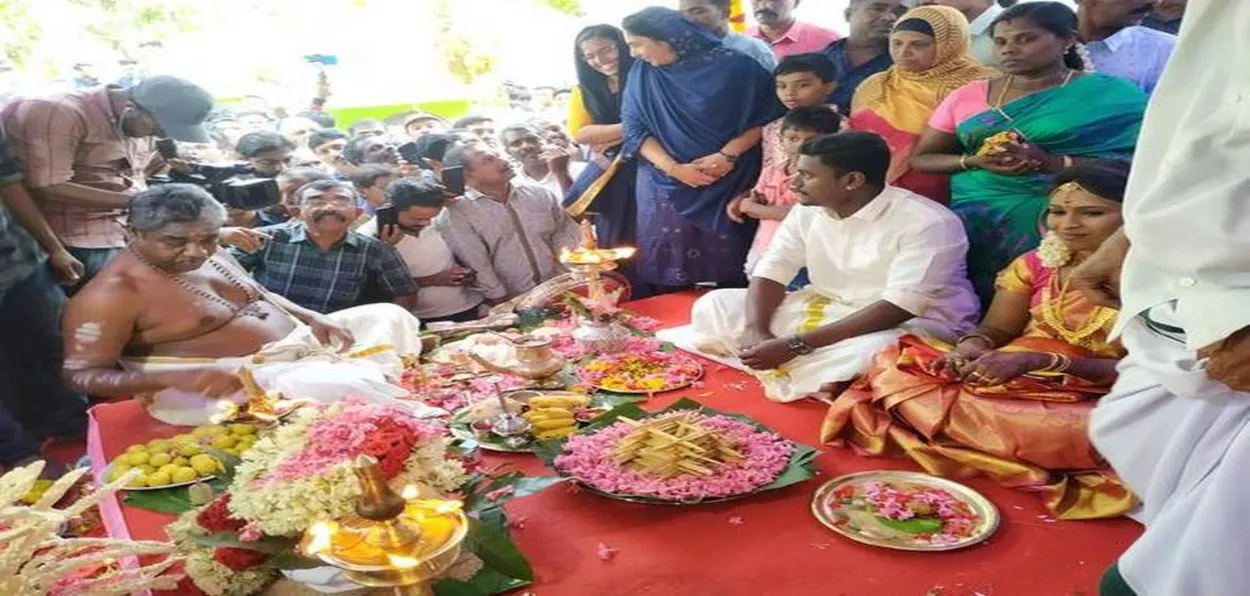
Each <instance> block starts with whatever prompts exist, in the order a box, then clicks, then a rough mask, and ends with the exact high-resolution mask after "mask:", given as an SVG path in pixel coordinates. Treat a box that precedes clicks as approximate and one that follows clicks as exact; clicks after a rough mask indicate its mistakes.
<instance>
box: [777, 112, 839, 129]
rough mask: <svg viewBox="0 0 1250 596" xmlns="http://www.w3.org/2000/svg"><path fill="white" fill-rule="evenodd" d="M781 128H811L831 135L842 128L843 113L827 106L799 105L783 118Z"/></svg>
mask: <svg viewBox="0 0 1250 596" xmlns="http://www.w3.org/2000/svg"><path fill="white" fill-rule="evenodd" d="M781 129H782V130H787V129H792V130H810V131H814V132H818V133H820V134H822V135H831V134H834V133H836V132H838V131H839V130H842V115H841V114H839V113H838V112H837V111H836V110H832V109H830V108H828V107H826V106H808V107H798V108H794V109H793V110H790V112H789V113H787V114H786V115H785V118H783V119H782V120H781Z"/></svg>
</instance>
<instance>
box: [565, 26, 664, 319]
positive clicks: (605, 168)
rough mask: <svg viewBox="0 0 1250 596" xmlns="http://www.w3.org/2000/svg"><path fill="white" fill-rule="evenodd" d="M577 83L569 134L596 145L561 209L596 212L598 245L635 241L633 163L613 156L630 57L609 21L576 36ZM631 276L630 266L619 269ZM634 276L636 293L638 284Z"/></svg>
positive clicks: (622, 38)
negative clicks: (563, 207)
mask: <svg viewBox="0 0 1250 596" xmlns="http://www.w3.org/2000/svg"><path fill="white" fill-rule="evenodd" d="M573 61H574V64H575V65H576V67H577V87H575V88H574V89H573V93H572V95H571V96H570V98H569V122H568V128H569V136H571V137H573V139H575V140H576V141H577V142H578V143H580V144H582V145H589V146H590V147H593V148H594V156H593V157H592V159H591V161H590V163H589V164H588V166H587V168H586V170H584V171H583V172H582V174H581V175H580V176H578V178H577V181H576V182H575V183H574V184H573V187H572V188H570V189H569V190H568V192H567V193H566V194H565V203H564V205H565V208H566V209H567V210H568V211H569V213H570V214H571V215H573V216H574V217H581V216H582V215H585V214H594V222H595V234H596V236H598V241H599V243H600V245H602V246H610V247H616V246H625V245H632V244H634V243H635V237H634V225H635V223H636V221H635V220H636V219H637V210H636V209H635V203H634V177H635V175H636V169H635V166H634V163H633V162H631V161H625V160H620V159H617V158H618V157H619V155H620V149H621V141H622V139H624V137H625V127H624V126H623V125H622V124H621V99H622V98H623V96H624V95H623V91H624V87H625V77H626V76H628V75H629V71H630V68H631V67H632V66H633V64H634V59H633V57H632V56H630V55H629V46H627V45H625V35H624V34H623V33H621V30H620V29H617V28H616V27H613V26H611V25H592V26H590V27H587V28H585V29H583V30H582V32H581V33H579V34H578V35H577V41H576V42H575V47H574V48H573ZM622 272H623V273H625V274H626V275H627V276H629V277H630V278H631V280H632V278H634V277H635V276H634V275H632V271H631V267H630V266H629V265H628V264H627V265H626V267H625V268H624V269H623V270H622ZM632 281H634V290H635V292H634V295H635V297H638V295H639V294H640V293H641V294H645V293H646V292H639V290H640V288H639V284H638V283H637V281H636V280H632Z"/></svg>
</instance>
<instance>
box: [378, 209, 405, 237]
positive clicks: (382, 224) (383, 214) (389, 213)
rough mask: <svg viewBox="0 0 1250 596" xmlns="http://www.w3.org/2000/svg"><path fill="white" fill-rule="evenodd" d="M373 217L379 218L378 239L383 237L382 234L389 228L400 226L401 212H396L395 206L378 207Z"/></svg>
mask: <svg viewBox="0 0 1250 596" xmlns="http://www.w3.org/2000/svg"><path fill="white" fill-rule="evenodd" d="M373 215H374V217H376V218H378V237H379V238H381V237H382V232H383V231H384V230H386V227H387V226H397V225H399V212H398V211H395V207H394V206H393V205H384V206H382V207H378V210H377V211H375V212H374V214H373Z"/></svg>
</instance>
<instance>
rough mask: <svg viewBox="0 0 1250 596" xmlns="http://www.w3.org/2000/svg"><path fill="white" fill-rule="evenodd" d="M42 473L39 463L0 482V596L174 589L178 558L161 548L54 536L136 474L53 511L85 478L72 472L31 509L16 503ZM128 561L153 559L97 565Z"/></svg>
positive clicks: (166, 546) (155, 544) (95, 595)
mask: <svg viewBox="0 0 1250 596" xmlns="http://www.w3.org/2000/svg"><path fill="white" fill-rule="evenodd" d="M43 468H44V463H43V462H36V463H33V464H30V465H28V466H25V467H21V468H16V469H14V470H10V471H9V472H8V473H6V474H5V475H4V476H2V477H0V545H3V546H0V594H5V595H6V596H8V595H12V596H45V595H49V596H74V595H79V594H92V595H93V596H112V595H118V596H120V595H124V594H132V593H135V592H141V591H144V590H153V589H154V590H170V589H173V588H174V587H176V586H177V584H178V580H179V579H181V578H182V575H180V574H178V573H175V572H171V571H170V568H171V567H173V566H174V564H176V563H178V562H179V561H181V560H182V559H181V558H179V557H177V556H175V555H176V551H175V550H174V548H173V547H172V546H170V545H169V544H165V543H163V542H133V541H129V540H113V539H109V538H62V537H60V536H59V535H58V532H59V531H60V529H61V528H63V527H65V526H66V525H67V524H69V523H70V522H72V521H73V520H75V519H78V518H79V517H80V516H81V515H82V514H83V513H85V512H87V511H88V510H91V509H94V508H95V507H96V506H97V505H98V504H99V502H100V501H101V500H102V499H103V498H104V497H106V496H108V495H110V494H112V493H114V492H116V491H117V490H118V489H119V488H121V487H122V486H124V485H125V484H126V483H127V482H129V481H131V480H132V479H133V478H134V477H135V476H137V475H139V472H138V471H134V472H131V473H128V474H127V475H124V476H123V477H122V478H119V479H117V480H116V481H114V482H111V483H109V484H107V485H105V486H104V487H102V488H100V489H99V490H96V491H95V492H93V493H89V494H85V495H84V496H81V497H80V498H78V499H77V500H74V501H72V502H71V503H69V504H67V505H66V506H65V507H64V508H57V507H56V504H57V503H58V502H61V501H62V499H63V498H64V497H65V495H66V494H67V493H68V492H69V491H70V490H71V489H72V488H73V487H74V486H76V485H77V484H78V482H79V481H80V480H81V479H82V478H83V476H84V475H85V474H86V473H87V472H88V469H87V468H80V469H77V470H74V471H73V472H70V473H69V474H66V475H65V476H63V477H61V478H60V479H59V480H57V481H56V482H54V483H52V485H51V486H48V487H46V488H45V489H44V490H43V491H42V494H41V496H40V497H39V498H38V499H37V500H35V502H34V503H30V504H27V503H24V502H23V501H22V499H23V497H24V496H25V495H28V494H30V493H31V491H32V489H34V488H35V487H36V484H37V483H38V482H39V474H40V473H41V472H43ZM134 556H143V557H155V558H156V559H155V560H154V561H152V560H151V559H149V561H151V562H149V563H147V564H145V565H141V566H138V567H135V568H131V569H124V568H122V567H121V566H119V565H117V564H115V563H113V564H105V563H102V562H101V561H116V560H118V559H120V558H122V557H134Z"/></svg>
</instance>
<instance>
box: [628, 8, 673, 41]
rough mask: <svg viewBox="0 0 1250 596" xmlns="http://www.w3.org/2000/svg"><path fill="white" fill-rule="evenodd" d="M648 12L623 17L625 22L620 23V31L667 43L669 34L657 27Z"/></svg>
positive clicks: (654, 19)
mask: <svg viewBox="0 0 1250 596" xmlns="http://www.w3.org/2000/svg"><path fill="white" fill-rule="evenodd" d="M650 10H651V9H647V10H643V11H641V12H636V13H634V14H631V15H629V16H627V17H625V20H623V21H621V29H624V30H625V31H626V32H627V33H629V34H630V35H637V36H640V37H646V38H648V39H654V40H656V41H663V42H667V41H668V38H669V33H668V32H666V31H664V29H663V28H661V27H660V26H659V24H658V23H657V22H656V21H657V19H656V18H655V17H654V15H653V14H652V13H651V12H650Z"/></svg>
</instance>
